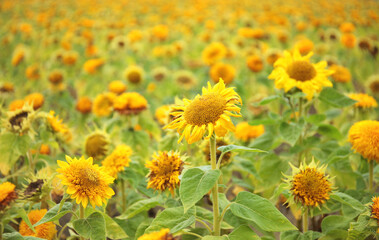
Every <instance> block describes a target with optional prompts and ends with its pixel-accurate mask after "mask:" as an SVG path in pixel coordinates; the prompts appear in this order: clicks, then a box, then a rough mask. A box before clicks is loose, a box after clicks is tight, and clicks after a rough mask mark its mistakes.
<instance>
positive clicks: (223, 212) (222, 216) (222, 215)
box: [220, 203, 232, 225]
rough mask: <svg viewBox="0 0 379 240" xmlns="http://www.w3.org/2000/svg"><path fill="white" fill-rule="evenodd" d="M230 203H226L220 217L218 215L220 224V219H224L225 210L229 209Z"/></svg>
mask: <svg viewBox="0 0 379 240" xmlns="http://www.w3.org/2000/svg"><path fill="white" fill-rule="evenodd" d="M231 204H232V203H229V204H228V205H226V207H225V208H224V210H222V213H221V217H220V225H221V222H222V220H223V219H224V216H225V213H226V211H228V209H229V207H230V205H231Z"/></svg>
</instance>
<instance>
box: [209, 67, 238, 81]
mask: <svg viewBox="0 0 379 240" xmlns="http://www.w3.org/2000/svg"><path fill="white" fill-rule="evenodd" d="M209 74H210V76H211V78H212V80H213V81H214V82H215V83H217V82H218V81H219V79H220V78H222V79H223V80H224V82H225V83H226V84H228V83H231V82H232V81H233V80H234V77H235V75H236V69H235V68H234V67H233V66H232V65H230V64H226V63H222V62H219V63H216V64H214V65H212V67H211V70H210V72H209Z"/></svg>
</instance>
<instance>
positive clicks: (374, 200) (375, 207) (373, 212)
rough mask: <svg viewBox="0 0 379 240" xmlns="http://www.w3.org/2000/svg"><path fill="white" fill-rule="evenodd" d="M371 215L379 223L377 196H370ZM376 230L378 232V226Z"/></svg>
mask: <svg viewBox="0 0 379 240" xmlns="http://www.w3.org/2000/svg"><path fill="white" fill-rule="evenodd" d="M371 217H372V218H374V219H376V220H377V222H378V225H379V197H373V198H372V205H371ZM377 232H378V233H379V228H378V231H377Z"/></svg>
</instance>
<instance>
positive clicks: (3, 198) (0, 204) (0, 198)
mask: <svg viewBox="0 0 379 240" xmlns="http://www.w3.org/2000/svg"><path fill="white" fill-rule="evenodd" d="M15 188H16V186H15V185H14V184H13V183H10V182H4V183H2V184H0V211H2V210H3V209H4V208H6V207H7V206H8V205H9V203H10V202H12V201H13V200H14V199H16V198H17V193H16V192H15V190H14V189H15Z"/></svg>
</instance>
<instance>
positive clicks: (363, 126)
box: [349, 120, 379, 163]
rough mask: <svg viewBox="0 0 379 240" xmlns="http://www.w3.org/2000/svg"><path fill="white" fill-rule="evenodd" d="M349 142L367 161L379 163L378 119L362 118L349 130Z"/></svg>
mask: <svg viewBox="0 0 379 240" xmlns="http://www.w3.org/2000/svg"><path fill="white" fill-rule="evenodd" d="M349 142H350V143H351V145H352V148H353V149H354V151H355V152H358V153H359V154H361V155H362V156H363V157H364V158H366V159H367V160H368V161H371V160H375V161H376V162H377V163H379V121H373V120H364V121H360V122H357V123H354V125H353V126H352V127H351V128H350V130H349Z"/></svg>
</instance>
